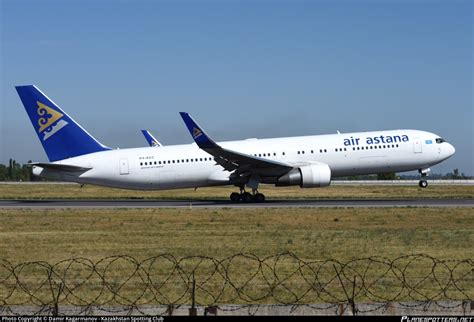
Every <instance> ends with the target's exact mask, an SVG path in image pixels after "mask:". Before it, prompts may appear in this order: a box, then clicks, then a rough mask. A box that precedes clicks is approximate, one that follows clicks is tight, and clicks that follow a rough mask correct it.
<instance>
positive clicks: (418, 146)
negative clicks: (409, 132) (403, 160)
mask: <svg viewBox="0 0 474 322" xmlns="http://www.w3.org/2000/svg"><path fill="white" fill-rule="evenodd" d="M421 149H422V148H421V139H420V138H415V139H414V140H413V151H414V152H415V153H421V151H422V150H421Z"/></svg>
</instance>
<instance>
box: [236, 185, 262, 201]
mask: <svg viewBox="0 0 474 322" xmlns="http://www.w3.org/2000/svg"><path fill="white" fill-rule="evenodd" d="M230 201H232V202H234V203H237V202H241V201H242V202H244V203H251V202H258V203H260V202H264V201H265V195H264V194H263V193H259V192H258V191H257V190H252V193H250V192H247V191H245V190H244V189H242V188H241V189H240V193H238V192H232V193H231V194H230Z"/></svg>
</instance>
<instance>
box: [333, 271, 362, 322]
mask: <svg viewBox="0 0 474 322" xmlns="http://www.w3.org/2000/svg"><path fill="white" fill-rule="evenodd" d="M333 267H334V270H335V271H336V275H337V278H338V279H339V283H341V286H342V290H343V291H344V294H345V295H346V299H347V303H348V304H349V305H350V306H351V309H352V315H357V312H356V308H355V302H354V297H355V282H356V276H354V281H353V283H352V297H349V294H348V293H347V291H346V288H345V286H344V283H343V282H342V279H341V276H340V275H339V271H338V270H337V268H336V265H334V264H333ZM341 311H342V310H341ZM343 313H344V311H342V312H341V315H342V314H343Z"/></svg>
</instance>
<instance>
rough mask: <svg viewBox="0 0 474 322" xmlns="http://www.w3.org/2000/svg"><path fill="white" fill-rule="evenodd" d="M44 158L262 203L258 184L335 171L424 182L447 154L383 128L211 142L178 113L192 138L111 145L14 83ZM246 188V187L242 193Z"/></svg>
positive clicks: (88, 178)
mask: <svg viewBox="0 0 474 322" xmlns="http://www.w3.org/2000/svg"><path fill="white" fill-rule="evenodd" d="M16 90H17V92H18V95H19V96H20V99H21V101H22V103H23V105H24V107H25V109H26V112H27V114H28V116H29V118H30V120H31V122H32V124H33V127H34V129H35V131H36V133H37V135H38V137H39V140H40V142H41V143H42V145H43V148H44V150H45V152H46V155H47V156H48V159H49V161H50V162H34V163H31V165H32V166H33V173H34V174H35V175H38V176H40V177H46V178H50V179H56V180H62V181H71V182H77V183H80V184H94V185H102V186H109V187H117V188H125V189H141V190H163V189H178V188H197V187H209V186H221V185H234V186H236V187H238V188H239V192H233V193H232V194H231V195H230V199H231V201H232V202H245V203H248V202H263V201H265V195H264V194H263V193H261V192H259V190H258V188H259V186H260V184H272V185H275V186H277V187H282V186H300V187H301V188H313V187H325V186H329V185H330V183H331V180H332V179H333V178H335V177H341V176H352V175H363V174H374V173H384V172H403V171H412V170H418V171H419V173H420V174H421V178H420V181H419V186H420V187H422V188H426V187H427V186H428V182H427V180H426V177H427V174H428V173H429V171H430V167H431V166H433V165H435V164H438V163H440V162H442V161H444V160H446V159H448V158H449V157H451V156H452V155H453V154H454V153H455V148H454V147H453V146H452V145H451V144H449V143H448V142H446V141H445V140H444V139H443V138H441V137H440V136H438V135H436V134H433V133H430V132H426V131H420V130H386V131H373V132H355V133H340V132H338V133H337V134H328V135H311V136H297V137H282V138H268V139H256V138H252V139H245V140H239V141H226V142H215V141H214V140H213V139H212V138H211V137H210V136H209V135H207V134H206V132H205V131H204V130H203V128H202V127H201V126H199V125H198V124H197V123H196V121H194V119H193V118H192V117H191V116H190V115H189V114H188V113H185V112H181V113H180V115H181V117H182V119H183V121H184V123H185V125H186V127H187V129H188V130H189V132H190V134H191V136H192V138H193V140H194V143H192V144H181V145H168V146H163V147H160V148H159V149H150V148H149V147H142V148H130V149H111V148H109V147H107V146H105V145H103V144H102V143H100V142H99V141H97V140H96V139H95V138H94V137H93V136H92V135H90V134H89V133H88V132H87V131H86V130H85V129H84V128H83V127H82V126H81V125H79V124H78V123H76V122H75V121H74V120H73V119H72V118H71V117H70V116H69V115H67V114H66V113H65V112H64V111H63V110H62V109H61V108H60V107H59V106H58V105H57V104H55V103H54V102H53V101H52V100H50V99H49V98H48V97H47V96H46V95H45V94H43V93H42V92H41V91H40V90H39V89H38V88H37V87H36V86H34V85H26V86H16ZM246 188H248V190H250V191H251V192H249V191H248V190H247V189H246Z"/></svg>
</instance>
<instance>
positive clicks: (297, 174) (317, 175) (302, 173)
mask: <svg viewBox="0 0 474 322" xmlns="http://www.w3.org/2000/svg"><path fill="white" fill-rule="evenodd" d="M330 183H331V169H330V168H329V166H328V165H327V164H325V163H314V164H310V165H304V166H301V167H298V168H295V169H293V170H290V171H289V172H288V173H287V174H284V175H283V176H281V177H279V178H278V180H277V183H276V184H275V186H277V187H284V186H296V185H299V186H300V187H301V188H315V187H326V186H329V184H330Z"/></svg>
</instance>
